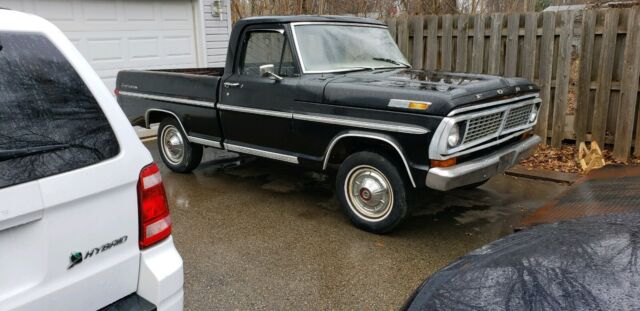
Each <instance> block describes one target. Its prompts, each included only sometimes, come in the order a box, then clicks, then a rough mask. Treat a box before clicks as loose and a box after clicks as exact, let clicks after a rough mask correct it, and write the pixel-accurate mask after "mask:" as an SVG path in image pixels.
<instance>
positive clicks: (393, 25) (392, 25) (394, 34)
mask: <svg viewBox="0 0 640 311" xmlns="http://www.w3.org/2000/svg"><path fill="white" fill-rule="evenodd" d="M397 23H398V20H397V19H395V18H388V19H387V26H388V27H389V33H390V34H391V38H393V40H394V41H396V42H398V30H397Z"/></svg>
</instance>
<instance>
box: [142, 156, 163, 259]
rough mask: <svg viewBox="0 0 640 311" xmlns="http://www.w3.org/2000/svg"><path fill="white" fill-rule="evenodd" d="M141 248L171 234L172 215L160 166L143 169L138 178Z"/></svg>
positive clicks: (152, 165) (153, 165)
mask: <svg viewBox="0 0 640 311" xmlns="http://www.w3.org/2000/svg"><path fill="white" fill-rule="evenodd" d="M138 212H139V214H140V215H139V218H140V240H139V244H140V249H143V248H147V247H149V246H152V245H154V244H156V243H158V242H160V241H162V240H164V239H165V238H167V237H168V236H169V235H171V215H169V205H168V204H167V196H166V193H165V191H164V185H163V183H162V175H160V170H159V169H158V166H157V165H156V164H155V163H153V164H150V165H148V166H146V167H144V168H143V169H142V171H141V172H140V179H139V180H138Z"/></svg>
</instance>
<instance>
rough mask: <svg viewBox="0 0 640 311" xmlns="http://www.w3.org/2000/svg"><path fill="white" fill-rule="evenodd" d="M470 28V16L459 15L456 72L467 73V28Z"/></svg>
mask: <svg viewBox="0 0 640 311" xmlns="http://www.w3.org/2000/svg"><path fill="white" fill-rule="evenodd" d="M468 26H469V16H468V15H458V37H457V38H456V42H457V44H456V71H459V72H465V71H467V39H468V33H467V28H468Z"/></svg>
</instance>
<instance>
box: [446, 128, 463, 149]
mask: <svg viewBox="0 0 640 311" xmlns="http://www.w3.org/2000/svg"><path fill="white" fill-rule="evenodd" d="M447 143H448V144H449V147H455V146H457V145H458V143H460V126H459V125H458V124H454V125H453V127H451V130H450V131H449V137H448V138H447Z"/></svg>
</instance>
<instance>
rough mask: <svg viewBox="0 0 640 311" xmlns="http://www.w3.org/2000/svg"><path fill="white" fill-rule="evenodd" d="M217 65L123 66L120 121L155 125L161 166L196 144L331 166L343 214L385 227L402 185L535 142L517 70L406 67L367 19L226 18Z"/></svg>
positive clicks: (181, 165) (473, 171) (491, 171)
mask: <svg viewBox="0 0 640 311" xmlns="http://www.w3.org/2000/svg"><path fill="white" fill-rule="evenodd" d="M229 42H230V43H229V49H228V54H227V62H226V65H225V67H224V68H202V69H175V70H153V71H134V70H128V71H122V72H120V73H119V74H118V79H117V89H116V94H117V97H118V101H119V103H120V105H121V106H122V108H123V110H124V111H125V113H126V114H127V115H128V117H129V119H130V121H132V123H134V124H142V125H145V126H147V127H149V125H150V124H152V123H158V122H159V123H160V127H159V130H158V146H159V149H160V154H161V155H162V158H163V160H164V163H165V164H166V165H167V166H168V167H169V168H170V169H172V170H173V171H176V172H190V171H191V170H193V169H194V168H195V167H196V166H197V165H198V164H199V163H200V160H201V157H202V149H203V147H213V148H221V149H226V150H229V151H232V152H236V153H240V154H248V155H254V156H259V157H265V158H270V159H274V160H278V161H284V162H288V163H292V164H296V165H302V166H304V167H307V168H309V169H312V170H320V171H324V170H331V169H337V177H336V178H337V179H336V191H337V194H338V197H339V200H340V203H341V205H342V206H343V208H344V210H345V212H346V213H347V214H348V215H349V217H350V218H351V220H352V221H353V223H354V224H355V225H356V226H358V227H360V228H362V229H364V230H368V231H371V232H377V233H382V232H387V231H389V230H391V229H393V228H394V227H395V226H396V225H398V224H399V223H400V222H401V221H402V220H403V219H404V218H405V216H406V215H407V212H408V209H409V206H408V205H407V195H408V192H409V190H411V189H413V188H419V187H428V188H431V189H436V190H441V191H446V190H450V189H454V188H459V187H473V186H477V185H480V184H482V183H483V182H485V181H487V180H488V179H489V178H491V177H492V176H494V175H496V174H498V173H500V172H502V171H504V170H505V169H507V168H509V167H510V166H512V165H514V164H515V163H517V161H518V160H519V159H521V158H522V157H524V156H526V155H527V154H528V152H529V151H530V150H531V149H532V148H534V147H535V146H536V145H537V144H538V143H539V142H540V138H539V137H538V136H534V135H531V134H530V133H529V132H530V130H531V129H532V127H533V126H534V125H535V123H536V121H537V114H538V110H539V108H540V105H541V100H540V99H539V96H538V91H539V89H538V87H536V86H535V85H533V84H532V83H531V82H529V81H527V80H525V79H519V78H502V77H496V76H488V75H478V74H463V73H445V72H434V71H423V70H413V69H411V66H409V65H408V64H407V61H406V59H405V58H404V56H403V55H402V53H401V52H400V50H399V49H398V47H397V46H396V44H395V43H394V41H393V39H392V38H391V36H390V34H389V31H388V30H387V27H386V26H385V25H384V24H383V23H381V22H380V21H376V20H370V19H360V18H350V17H328V16H284V17H256V18H248V19H244V20H240V21H238V22H237V23H236V24H235V26H234V28H233V32H232V34H231V38H230V41H229Z"/></svg>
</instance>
